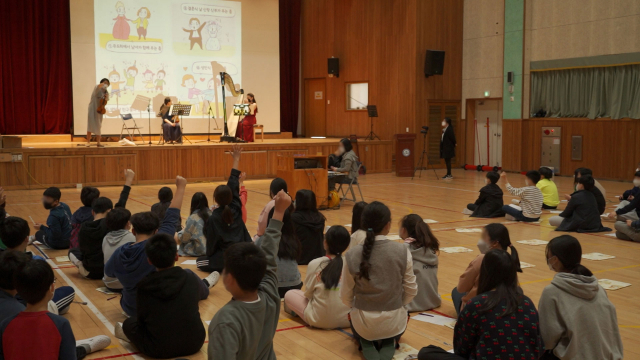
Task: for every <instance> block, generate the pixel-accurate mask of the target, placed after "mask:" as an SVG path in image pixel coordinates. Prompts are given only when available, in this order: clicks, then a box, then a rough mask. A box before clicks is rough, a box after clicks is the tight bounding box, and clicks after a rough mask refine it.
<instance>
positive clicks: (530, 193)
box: [507, 183, 544, 219]
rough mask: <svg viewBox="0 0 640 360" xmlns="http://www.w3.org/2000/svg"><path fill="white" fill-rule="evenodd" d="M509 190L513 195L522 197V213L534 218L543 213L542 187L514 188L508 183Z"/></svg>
mask: <svg viewBox="0 0 640 360" xmlns="http://www.w3.org/2000/svg"><path fill="white" fill-rule="evenodd" d="M507 191H508V192H509V193H510V194H511V195H513V196H519V197H520V206H521V207H522V215H524V216H526V217H528V218H532V219H537V218H539V217H540V215H542V201H543V200H544V197H543V196H542V192H541V191H540V189H538V188H537V187H535V186H525V187H521V188H514V187H513V186H511V184H509V183H507Z"/></svg>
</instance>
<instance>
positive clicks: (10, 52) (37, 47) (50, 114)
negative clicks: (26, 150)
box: [0, 0, 89, 134]
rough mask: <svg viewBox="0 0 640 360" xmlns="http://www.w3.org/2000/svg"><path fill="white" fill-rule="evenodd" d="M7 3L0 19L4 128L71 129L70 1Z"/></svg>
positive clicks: (34, 130)
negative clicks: (0, 19)
mask: <svg viewBox="0 0 640 360" xmlns="http://www.w3.org/2000/svg"><path fill="white" fill-rule="evenodd" d="M5 5H6V6H3V7H2V11H3V21H0V49H2V50H1V51H0V133H2V134H68V133H69V131H70V127H71V123H72V118H73V110H72V99H71V40H70V39H71V33H70V27H69V0H46V1H27V0H25V1H13V2H11V3H10V4H5ZM88 100H89V95H87V101H88Z"/></svg>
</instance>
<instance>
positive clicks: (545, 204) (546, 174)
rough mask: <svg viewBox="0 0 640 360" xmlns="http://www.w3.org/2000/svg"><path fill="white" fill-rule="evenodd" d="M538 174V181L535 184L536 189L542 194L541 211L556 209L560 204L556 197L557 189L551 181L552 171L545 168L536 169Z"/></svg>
mask: <svg viewBox="0 0 640 360" xmlns="http://www.w3.org/2000/svg"><path fill="white" fill-rule="evenodd" d="M538 172H539V173H540V181H538V183H537V184H536V187H537V188H538V189H540V192H542V197H543V200H542V208H543V209H556V208H558V205H559V204H560V198H559V197H558V187H557V186H556V184H555V183H554V182H553V181H551V179H552V178H553V170H551V169H549V168H548V167H546V166H543V167H541V168H540V169H538Z"/></svg>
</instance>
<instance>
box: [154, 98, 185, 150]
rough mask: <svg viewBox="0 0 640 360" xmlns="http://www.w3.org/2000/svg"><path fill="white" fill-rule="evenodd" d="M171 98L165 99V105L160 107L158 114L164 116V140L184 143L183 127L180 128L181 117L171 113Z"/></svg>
mask: <svg viewBox="0 0 640 360" xmlns="http://www.w3.org/2000/svg"><path fill="white" fill-rule="evenodd" d="M171 105H172V103H171V98H168V97H167V98H165V99H164V105H162V106H161V107H160V112H159V113H158V116H159V117H161V118H162V121H163V123H162V136H163V137H164V141H165V142H168V143H169V144H173V143H174V142H175V143H178V144H182V129H181V128H180V124H179V123H180V119H179V118H178V115H171V114H169V110H170V109H171Z"/></svg>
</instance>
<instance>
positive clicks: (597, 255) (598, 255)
mask: <svg viewBox="0 0 640 360" xmlns="http://www.w3.org/2000/svg"><path fill="white" fill-rule="evenodd" d="M582 258H583V259H587V260H596V261H597V260H608V259H615V258H616V257H615V256H613V255H606V254H601V253H595V252H594V253H588V254H582Z"/></svg>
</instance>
